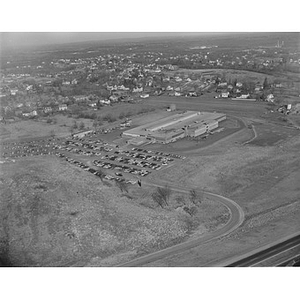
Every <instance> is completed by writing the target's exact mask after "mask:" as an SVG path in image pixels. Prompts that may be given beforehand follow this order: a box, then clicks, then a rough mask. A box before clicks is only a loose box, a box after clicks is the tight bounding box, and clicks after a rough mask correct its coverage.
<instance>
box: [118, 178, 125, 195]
mask: <svg viewBox="0 0 300 300" xmlns="http://www.w3.org/2000/svg"><path fill="white" fill-rule="evenodd" d="M116 186H117V187H118V188H119V189H120V191H121V192H123V191H125V192H126V193H127V194H128V187H127V184H126V183H125V181H124V180H121V181H118V180H116Z"/></svg>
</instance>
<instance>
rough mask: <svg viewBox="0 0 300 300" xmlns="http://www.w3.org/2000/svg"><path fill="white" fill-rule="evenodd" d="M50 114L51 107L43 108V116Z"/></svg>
mask: <svg viewBox="0 0 300 300" xmlns="http://www.w3.org/2000/svg"><path fill="white" fill-rule="evenodd" d="M51 112H52V107H50V106H46V107H44V113H45V114H48V113H51Z"/></svg>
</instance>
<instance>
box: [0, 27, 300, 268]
mask: <svg viewBox="0 0 300 300" xmlns="http://www.w3.org/2000/svg"><path fill="white" fill-rule="evenodd" d="M299 75H300V33H298V32H208V33H205V32H148V33H142V32H121V33H118V32H111V33H105V32H93V33H89V32H77V33H76V32H60V33H55V32H53V33H51V32H36V33H34V32H27V33H26V32H20V33H19V32H7V33H1V65H0V76H1V77H0V107H1V112H0V150H1V153H0V171H1V172H0V185H1V189H0V191H1V195H0V199H1V200H0V265H1V266H2V267H276V266H282V267H283V266H286V267H292V266H299V264H300V236H299V232H300V218H299V214H300V197H299V196H300V184H299V183H300V155H299V153H300V76H299Z"/></svg>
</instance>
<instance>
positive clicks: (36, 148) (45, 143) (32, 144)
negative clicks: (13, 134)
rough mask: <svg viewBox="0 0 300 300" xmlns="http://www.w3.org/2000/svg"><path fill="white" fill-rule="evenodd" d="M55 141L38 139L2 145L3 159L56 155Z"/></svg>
mask: <svg viewBox="0 0 300 300" xmlns="http://www.w3.org/2000/svg"><path fill="white" fill-rule="evenodd" d="M54 145H55V141H54V140H53V139H38V140H34V141H23V142H18V143H17V142H13V143H5V144H2V146H1V148H2V156H3V157H12V158H17V157H25V156H34V155H51V154H53V153H54Z"/></svg>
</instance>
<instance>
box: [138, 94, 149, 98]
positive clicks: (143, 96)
mask: <svg viewBox="0 0 300 300" xmlns="http://www.w3.org/2000/svg"><path fill="white" fill-rule="evenodd" d="M140 97H141V98H143V99H145V98H149V94H142V95H140Z"/></svg>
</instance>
